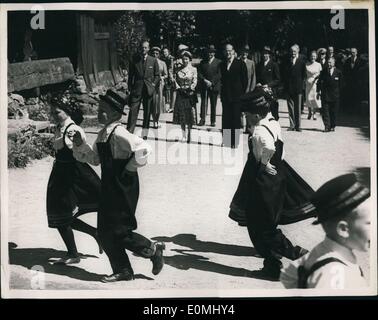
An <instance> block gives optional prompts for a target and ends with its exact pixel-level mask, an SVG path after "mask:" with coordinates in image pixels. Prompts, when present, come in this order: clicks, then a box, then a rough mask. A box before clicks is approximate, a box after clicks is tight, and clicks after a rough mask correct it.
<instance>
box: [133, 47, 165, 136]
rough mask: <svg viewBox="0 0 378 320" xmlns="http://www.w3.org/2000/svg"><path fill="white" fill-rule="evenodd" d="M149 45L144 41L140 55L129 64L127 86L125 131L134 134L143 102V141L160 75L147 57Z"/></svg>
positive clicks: (150, 58) (154, 64)
mask: <svg viewBox="0 0 378 320" xmlns="http://www.w3.org/2000/svg"><path fill="white" fill-rule="evenodd" d="M149 51H150V44H149V42H148V41H144V42H142V44H141V47H140V53H139V54H138V55H136V56H135V57H134V59H133V61H131V62H130V64H129V65H130V68H129V79H128V85H129V88H131V93H130V113H129V117H128V120H127V129H128V130H129V131H130V132H131V133H134V131H135V126H136V122H137V119H138V114H139V108H140V104H141V103H142V102H143V131H142V136H143V139H147V135H148V129H149V127H150V117H151V105H152V97H153V94H154V92H155V88H156V87H157V85H158V83H159V80H160V74H159V64H158V62H157V60H156V59H155V58H153V57H151V56H149V55H148V52H149Z"/></svg>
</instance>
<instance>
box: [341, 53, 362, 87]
mask: <svg viewBox="0 0 378 320" xmlns="http://www.w3.org/2000/svg"><path fill="white" fill-rule="evenodd" d="M361 67H362V61H361V59H360V58H358V57H357V59H356V61H355V62H354V67H353V68H352V58H351V57H350V58H348V59H347V60H346V61H345V64H344V70H343V75H344V77H345V80H346V81H354V82H355V83H357V81H358V79H357V77H358V74H359V69H360V68H361Z"/></svg>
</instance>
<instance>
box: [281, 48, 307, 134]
mask: <svg viewBox="0 0 378 320" xmlns="http://www.w3.org/2000/svg"><path fill="white" fill-rule="evenodd" d="M305 79H306V62H305V61H304V60H303V59H301V58H300V56H299V46H298V45H297V44H295V45H293V46H292V47H291V48H290V59H287V61H286V63H285V66H284V79H283V80H284V89H285V93H286V99H287V107H288V109H289V119H290V127H289V129H288V130H289V131H302V129H301V106H302V98H303V97H302V91H303V83H304V81H305Z"/></svg>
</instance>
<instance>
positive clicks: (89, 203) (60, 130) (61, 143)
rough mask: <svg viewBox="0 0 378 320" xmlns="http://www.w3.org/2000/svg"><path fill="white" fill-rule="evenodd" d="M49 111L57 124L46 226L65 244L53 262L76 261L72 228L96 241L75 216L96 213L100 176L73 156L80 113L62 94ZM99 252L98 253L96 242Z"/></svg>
mask: <svg viewBox="0 0 378 320" xmlns="http://www.w3.org/2000/svg"><path fill="white" fill-rule="evenodd" d="M51 104H52V107H51V114H52V117H53V118H54V120H55V121H56V123H57V129H56V133H55V139H54V149H55V162H54V165H53V169H52V172H51V175H50V179H49V182H48V187H47V218H48V224H49V227H50V228H57V229H58V231H59V233H60V235H61V237H62V239H63V241H64V243H65V245H66V246H67V256H66V257H64V258H62V259H59V260H58V261H56V262H55V263H57V264H66V265H68V264H74V263H79V262H80V256H79V254H78V251H77V248H76V243H75V238H74V234H73V231H72V229H74V230H78V231H81V232H84V233H87V234H89V235H91V236H92V237H93V238H95V240H96V241H97V242H98V239H97V230H96V228H94V227H92V226H90V225H88V224H86V223H85V222H83V221H81V220H79V219H77V217H78V216H80V215H82V214H84V213H88V212H96V211H97V210H98V198H99V195H100V186H101V182H100V178H99V177H98V176H97V174H96V173H95V172H94V170H93V169H92V168H91V167H90V166H89V165H87V164H84V163H81V162H79V161H77V160H76V159H75V158H74V155H73V150H72V146H73V142H72V139H73V136H74V134H75V132H80V134H81V135H82V136H83V137H84V136H85V134H84V131H83V130H82V129H81V128H80V127H79V125H80V123H81V122H82V120H83V116H82V113H81V111H80V109H79V107H77V106H76V105H74V104H71V103H70V102H69V100H68V99H67V98H65V97H62V96H61V97H57V98H54V99H53V100H52V101H51ZM99 248H100V253H102V249H101V246H100V245H99Z"/></svg>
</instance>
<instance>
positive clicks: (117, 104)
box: [100, 89, 127, 115]
mask: <svg viewBox="0 0 378 320" xmlns="http://www.w3.org/2000/svg"><path fill="white" fill-rule="evenodd" d="M100 99H101V100H103V101H105V102H106V103H108V104H109V105H110V107H111V108H112V109H114V110H115V111H117V112H119V113H121V114H124V115H126V113H125V112H124V111H123V109H124V108H125V105H126V103H127V98H125V97H123V96H122V95H120V94H119V93H118V92H117V91H115V90H114V89H109V90H108V91H106V94H104V95H101V96H100Z"/></svg>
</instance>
